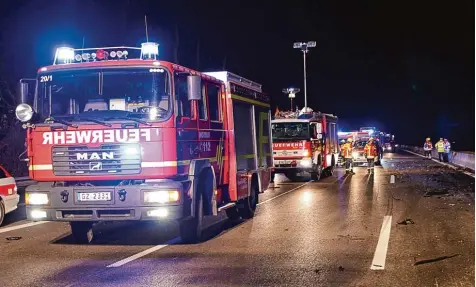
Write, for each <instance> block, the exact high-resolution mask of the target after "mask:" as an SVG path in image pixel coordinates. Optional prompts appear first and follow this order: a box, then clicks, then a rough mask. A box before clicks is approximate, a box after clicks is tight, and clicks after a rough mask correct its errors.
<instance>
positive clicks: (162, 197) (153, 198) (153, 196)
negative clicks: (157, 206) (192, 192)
mask: <svg viewBox="0 0 476 287" xmlns="http://www.w3.org/2000/svg"><path fill="white" fill-rule="evenodd" d="M179 200H180V193H179V192H178V191H177V190H155V191H144V202H145V203H170V202H177V201H179Z"/></svg>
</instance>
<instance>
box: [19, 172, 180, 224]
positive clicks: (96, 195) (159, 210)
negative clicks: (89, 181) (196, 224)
mask: <svg viewBox="0 0 476 287" xmlns="http://www.w3.org/2000/svg"><path fill="white" fill-rule="evenodd" d="M25 201H26V214H27V219H28V220H32V221H67V222H70V221H92V222H96V221H129V220H136V221H139V220H141V221H155V220H162V221H167V220H177V219H181V218H184V217H186V216H188V215H189V214H185V213H186V212H185V210H189V208H188V209H186V208H184V206H185V205H184V201H185V202H189V201H188V200H186V199H185V198H184V190H183V187H182V184H181V183H179V182H174V181H169V180H167V181H161V182H157V183H154V185H124V186H68V187H57V186H56V187H55V186H52V185H51V183H48V184H45V183H43V184H37V185H32V186H29V187H28V188H27V190H26V195H25ZM188 212H189V211H188Z"/></svg>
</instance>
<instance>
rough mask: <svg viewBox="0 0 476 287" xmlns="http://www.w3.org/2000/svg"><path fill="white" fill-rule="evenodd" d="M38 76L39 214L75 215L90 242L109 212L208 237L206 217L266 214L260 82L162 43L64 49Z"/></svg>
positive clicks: (34, 159)
mask: <svg viewBox="0 0 476 287" xmlns="http://www.w3.org/2000/svg"><path fill="white" fill-rule="evenodd" d="M133 54H136V56H134V55H133ZM34 84H35V87H34V88H32V87H31V84H30V83H28V82H26V81H21V82H20V93H19V97H20V100H21V104H20V105H19V106H18V107H17V109H16V115H17V118H18V119H19V120H21V121H22V122H24V128H26V129H27V139H26V142H27V155H28V169H29V176H30V178H32V179H34V180H36V181H38V184H36V185H32V186H29V187H28V188H27V190H26V212H27V218H28V219H29V220H33V221H41V220H46V221H64V222H70V225H71V230H72V234H73V236H74V238H75V239H76V241H77V242H83V243H87V242H90V241H91V240H92V235H93V233H92V226H93V224H94V223H97V222H103V221H139V220H152V221H156V220H158V221H161V220H178V222H179V223H180V234H181V238H182V240H183V241H185V242H196V241H199V240H200V239H201V234H202V220H203V216H206V215H210V216H215V215H217V214H218V212H219V211H221V210H226V213H227V215H228V217H230V218H232V219H237V218H239V217H241V218H251V217H253V216H254V212H255V209H256V206H257V202H258V195H259V193H260V192H263V191H264V190H266V189H267V187H268V183H269V181H270V175H271V166H272V158H271V143H270V140H269V138H270V129H269V126H270V123H269V122H270V110H269V108H270V105H269V97H268V96H267V95H265V94H264V93H263V92H262V91H261V85H260V84H257V83H255V82H253V81H250V80H247V79H245V78H243V77H240V76H238V75H235V74H233V73H230V72H226V71H224V72H218V73H201V72H198V71H194V70H192V69H189V68H186V67H183V66H180V65H177V64H174V63H169V62H166V61H159V59H158V44H156V43H150V42H149V43H144V44H142V47H140V48H131V47H112V48H94V49H73V48H67V47H63V48H59V49H58V50H57V51H56V55H55V60H54V64H53V65H51V66H47V67H43V68H41V69H39V71H38V76H37V79H36V81H34ZM28 89H30V91H31V90H34V91H35V93H34V95H33V96H32V98H29V96H28V95H30V93H28Z"/></svg>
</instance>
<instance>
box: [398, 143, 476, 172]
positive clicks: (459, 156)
mask: <svg viewBox="0 0 476 287" xmlns="http://www.w3.org/2000/svg"><path fill="white" fill-rule="evenodd" d="M401 149H403V150H409V151H412V152H414V153H417V154H421V155H424V154H425V152H424V150H423V148H422V147H416V146H407V145H402V146H401ZM431 155H432V157H433V158H434V159H438V152H437V151H436V150H432V151H431ZM449 163H451V164H453V165H456V166H459V167H462V168H467V169H470V170H472V171H474V169H475V168H474V153H473V152H465V151H451V152H450V156H449Z"/></svg>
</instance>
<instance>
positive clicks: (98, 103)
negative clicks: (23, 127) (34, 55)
mask: <svg viewBox="0 0 476 287" xmlns="http://www.w3.org/2000/svg"><path fill="white" fill-rule="evenodd" d="M35 104H36V108H37V111H38V113H39V114H40V115H41V117H42V118H43V119H45V118H48V117H50V116H52V117H71V118H72V119H74V115H79V114H84V113H86V114H87V113H88V112H93V111H94V112H95V114H96V115H101V116H100V117H102V115H103V118H104V119H107V118H108V117H109V114H111V112H110V111H113V110H116V111H125V112H127V115H128V116H129V117H131V118H138V119H140V118H144V119H145V118H146V119H147V120H152V121H154V120H159V121H160V120H164V119H167V118H168V117H169V116H170V114H171V111H172V107H173V106H172V101H171V98H170V78H169V74H168V72H167V71H166V70H165V69H151V70H149V69H100V70H97V69H88V70H76V71H71V70H67V71H55V72H51V73H48V74H40V75H39V79H38V94H37V98H36V103H35ZM116 113H117V112H116ZM78 118H79V117H78Z"/></svg>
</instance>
